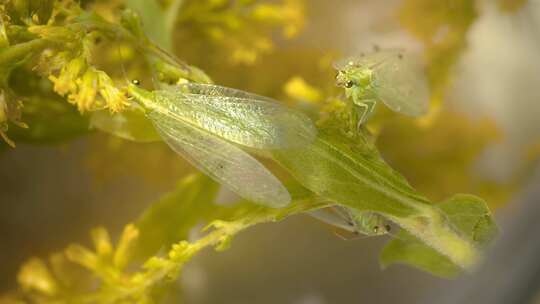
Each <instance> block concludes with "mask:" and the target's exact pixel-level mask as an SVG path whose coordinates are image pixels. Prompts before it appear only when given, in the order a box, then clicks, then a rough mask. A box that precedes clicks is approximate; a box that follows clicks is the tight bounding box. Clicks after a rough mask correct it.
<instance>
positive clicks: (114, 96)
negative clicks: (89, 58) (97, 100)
mask: <svg viewBox="0 0 540 304" xmlns="http://www.w3.org/2000/svg"><path fill="white" fill-rule="evenodd" d="M97 75H98V81H99V94H100V95H101V97H103V99H104V100H105V106H106V107H107V108H109V110H110V111H111V112H113V113H115V112H120V111H122V110H123V109H124V108H125V107H126V106H127V105H128V100H127V97H126V95H125V94H124V93H123V92H122V91H121V90H119V89H118V88H117V87H116V86H115V85H114V82H113V81H112V79H111V78H110V77H109V75H107V74H106V73H105V72H103V71H97Z"/></svg>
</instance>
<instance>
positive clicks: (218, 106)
mask: <svg viewBox="0 0 540 304" xmlns="http://www.w3.org/2000/svg"><path fill="white" fill-rule="evenodd" d="M154 96H155V97H156V99H157V101H158V102H159V103H160V104H162V105H163V108H164V109H165V111H166V112H167V113H164V114H166V115H169V116H172V117H175V118H176V119H178V120H182V121H184V122H187V123H189V124H191V125H194V126H197V127H200V128H202V129H204V130H206V131H208V132H210V133H213V134H215V135H218V136H220V137H222V138H225V139H227V140H229V141H232V142H235V143H238V144H240V145H244V146H248V147H252V148H257V149H288V148H297V147H301V146H304V145H307V144H309V143H310V142H311V141H312V140H313V139H314V137H315V136H316V133H317V131H316V128H315V126H314V125H313V123H312V122H311V120H310V119H309V118H308V117H307V116H305V115H304V114H302V113H300V112H296V111H294V110H292V109H289V108H287V107H286V106H284V105H282V104H280V103H278V102H275V101H274V100H272V99H270V98H267V97H262V96H258V95H255V94H250V93H247V92H244V91H239V90H235V89H231V88H226V87H221V86H216V85H205V84H195V83H191V84H185V85H178V86H174V87H172V88H169V89H167V90H159V91H155V92H154Z"/></svg>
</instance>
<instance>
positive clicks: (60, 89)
mask: <svg viewBox="0 0 540 304" xmlns="http://www.w3.org/2000/svg"><path fill="white" fill-rule="evenodd" d="M85 69H86V61H85V60H84V59H83V58H82V57H76V58H75V59H72V60H71V61H70V62H69V63H68V64H67V65H66V66H64V67H63V68H62V70H60V74H59V75H58V77H56V76H54V75H51V76H49V79H50V80H51V81H52V82H53V83H54V91H56V92H57V93H58V94H60V95H66V94H68V93H73V92H75V91H76V90H77V82H76V80H77V79H78V78H79V75H80V74H81V73H82V72H83V71H84V70H85Z"/></svg>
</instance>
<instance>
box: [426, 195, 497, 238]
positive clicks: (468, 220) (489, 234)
mask: <svg viewBox="0 0 540 304" xmlns="http://www.w3.org/2000/svg"><path fill="white" fill-rule="evenodd" d="M437 206H438V207H439V208H440V209H441V210H443V212H444V213H445V214H446V215H447V216H448V218H449V219H450V222H451V223H452V224H453V225H454V226H455V227H456V228H457V229H458V230H459V231H460V232H461V233H462V234H464V235H466V236H467V238H469V239H470V240H472V241H473V242H474V243H475V245H476V246H478V247H482V248H484V247H486V246H488V245H489V244H490V243H491V242H492V241H493V240H494V239H495V237H496V236H497V234H498V228H497V224H496V223H495V221H494V220H493V216H492V214H491V211H490V210H489V208H488V206H487V204H486V202H484V200H483V199H481V198H479V197H477V196H474V195H470V194H456V195H454V196H452V197H451V198H449V199H448V200H445V201H444V202H442V203H440V204H438V205H437Z"/></svg>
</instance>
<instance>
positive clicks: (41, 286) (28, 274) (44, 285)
mask: <svg viewBox="0 0 540 304" xmlns="http://www.w3.org/2000/svg"><path fill="white" fill-rule="evenodd" d="M17 280H18V281H19V284H21V286H22V287H23V288H24V289H25V290H35V291H39V292H41V293H43V294H46V295H49V296H52V295H55V294H56V293H58V283H57V282H56V280H55V279H54V278H53V276H52V274H51V272H50V271H49V269H48V268H47V265H45V262H43V261H42V260H41V259H38V258H32V259H30V260H28V261H27V262H26V263H24V265H23V266H22V267H21V270H20V271H19V274H18V275H17Z"/></svg>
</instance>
